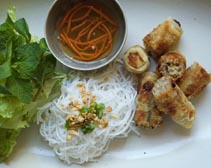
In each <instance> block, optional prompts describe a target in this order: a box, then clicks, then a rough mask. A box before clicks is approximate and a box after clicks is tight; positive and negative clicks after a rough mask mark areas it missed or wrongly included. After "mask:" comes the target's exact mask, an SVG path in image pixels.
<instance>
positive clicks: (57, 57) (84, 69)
mask: <svg viewBox="0 0 211 168" xmlns="http://www.w3.org/2000/svg"><path fill="white" fill-rule="evenodd" d="M58 1H60V0H55V1H54V2H53V3H52V4H51V6H50V7H49V9H48V13H47V16H46V19H45V31H44V36H45V39H46V43H47V45H48V48H49V50H50V52H51V53H52V55H53V56H54V57H55V58H56V59H57V61H59V62H60V63H61V64H63V65H65V66H66V67H68V68H71V69H74V70H80V71H91V70H96V69H100V68H102V67H104V66H106V65H108V64H109V63H110V62H112V61H113V60H114V59H115V58H116V57H117V56H118V55H119V53H120V52H121V50H122V48H123V47H124V45H125V42H126V39H127V34H128V25H127V18H126V15H125V12H124V9H123V7H122V5H121V3H120V2H119V0H113V1H114V2H115V3H116V4H117V6H118V7H119V9H120V12H121V13H122V16H123V21H124V27H125V31H124V36H123V38H122V41H121V43H120V46H119V47H118V49H117V51H116V52H115V53H114V55H113V56H112V57H110V58H109V59H108V60H107V61H105V62H103V63H102V64H99V65H96V66H90V67H80V66H77V67H76V66H71V65H70V64H68V62H66V61H65V60H63V59H62V58H61V57H59V56H58V55H57V54H56V53H55V52H54V50H53V49H52V48H51V45H50V42H49V41H48V38H47V31H48V30H47V27H48V24H47V22H48V18H49V15H50V13H51V11H52V9H53V7H54V6H55V4H56V3H57V2H58ZM81 62H84V61H81ZM90 62H94V61H90Z"/></svg>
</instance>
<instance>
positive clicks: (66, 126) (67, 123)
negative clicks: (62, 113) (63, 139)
mask: <svg viewBox="0 0 211 168" xmlns="http://www.w3.org/2000/svg"><path fill="white" fill-rule="evenodd" d="M65 128H66V129H67V130H69V129H70V122H69V121H68V120H66V123H65Z"/></svg>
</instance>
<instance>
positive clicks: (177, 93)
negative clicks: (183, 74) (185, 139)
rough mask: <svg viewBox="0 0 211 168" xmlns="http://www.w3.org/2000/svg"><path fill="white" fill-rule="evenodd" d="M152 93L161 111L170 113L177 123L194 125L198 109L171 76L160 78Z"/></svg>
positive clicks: (188, 125)
mask: <svg viewBox="0 0 211 168" xmlns="http://www.w3.org/2000/svg"><path fill="white" fill-rule="evenodd" d="M152 93H153V96H154V98H155V102H156V104H157V107H158V109H159V110H160V111H162V112H164V113H166V114H169V115H170V116H171V118H172V119H173V120H174V121H175V122H176V123H177V124H179V125H181V126H183V127H185V128H191V127H192V126H193V123H194V119H195V115H196V110H195V108H194V106H193V105H192V103H191V102H190V101H189V100H188V99H187V97H186V96H185V95H184V93H183V92H182V91H181V90H180V88H179V87H178V86H177V85H176V84H175V83H174V81H173V80H172V78H171V77H169V76H163V77H161V78H160V79H158V80H157V82H156V83H155V85H154V87H153V89H152Z"/></svg>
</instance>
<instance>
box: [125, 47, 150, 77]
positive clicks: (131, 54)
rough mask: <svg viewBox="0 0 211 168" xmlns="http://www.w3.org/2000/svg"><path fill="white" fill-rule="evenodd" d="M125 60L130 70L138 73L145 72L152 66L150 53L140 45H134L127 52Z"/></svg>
mask: <svg viewBox="0 0 211 168" xmlns="http://www.w3.org/2000/svg"><path fill="white" fill-rule="evenodd" d="M124 62H125V66H126V68H127V70H128V71H130V72H133V73H137V74H140V73H143V72H145V71H146V70H148V68H149V66H150V63H149V58H148V55H147V54H146V52H145V50H144V49H143V48H142V47H141V46H139V45H136V46H133V47H131V48H129V49H128V50H127V51H126V52H125V54H124Z"/></svg>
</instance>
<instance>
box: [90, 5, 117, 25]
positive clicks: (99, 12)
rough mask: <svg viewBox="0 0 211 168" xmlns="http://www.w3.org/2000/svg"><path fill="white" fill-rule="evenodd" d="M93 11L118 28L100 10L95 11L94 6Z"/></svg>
mask: <svg viewBox="0 0 211 168" xmlns="http://www.w3.org/2000/svg"><path fill="white" fill-rule="evenodd" d="M91 9H92V10H93V11H95V12H96V13H97V14H99V15H100V16H102V17H103V18H104V19H106V20H107V21H108V22H110V23H111V24H112V25H114V26H117V24H116V23H115V22H114V21H113V20H112V19H110V18H109V17H108V16H106V15H105V14H104V13H102V12H101V11H100V10H98V9H95V8H94V7H93V6H91Z"/></svg>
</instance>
